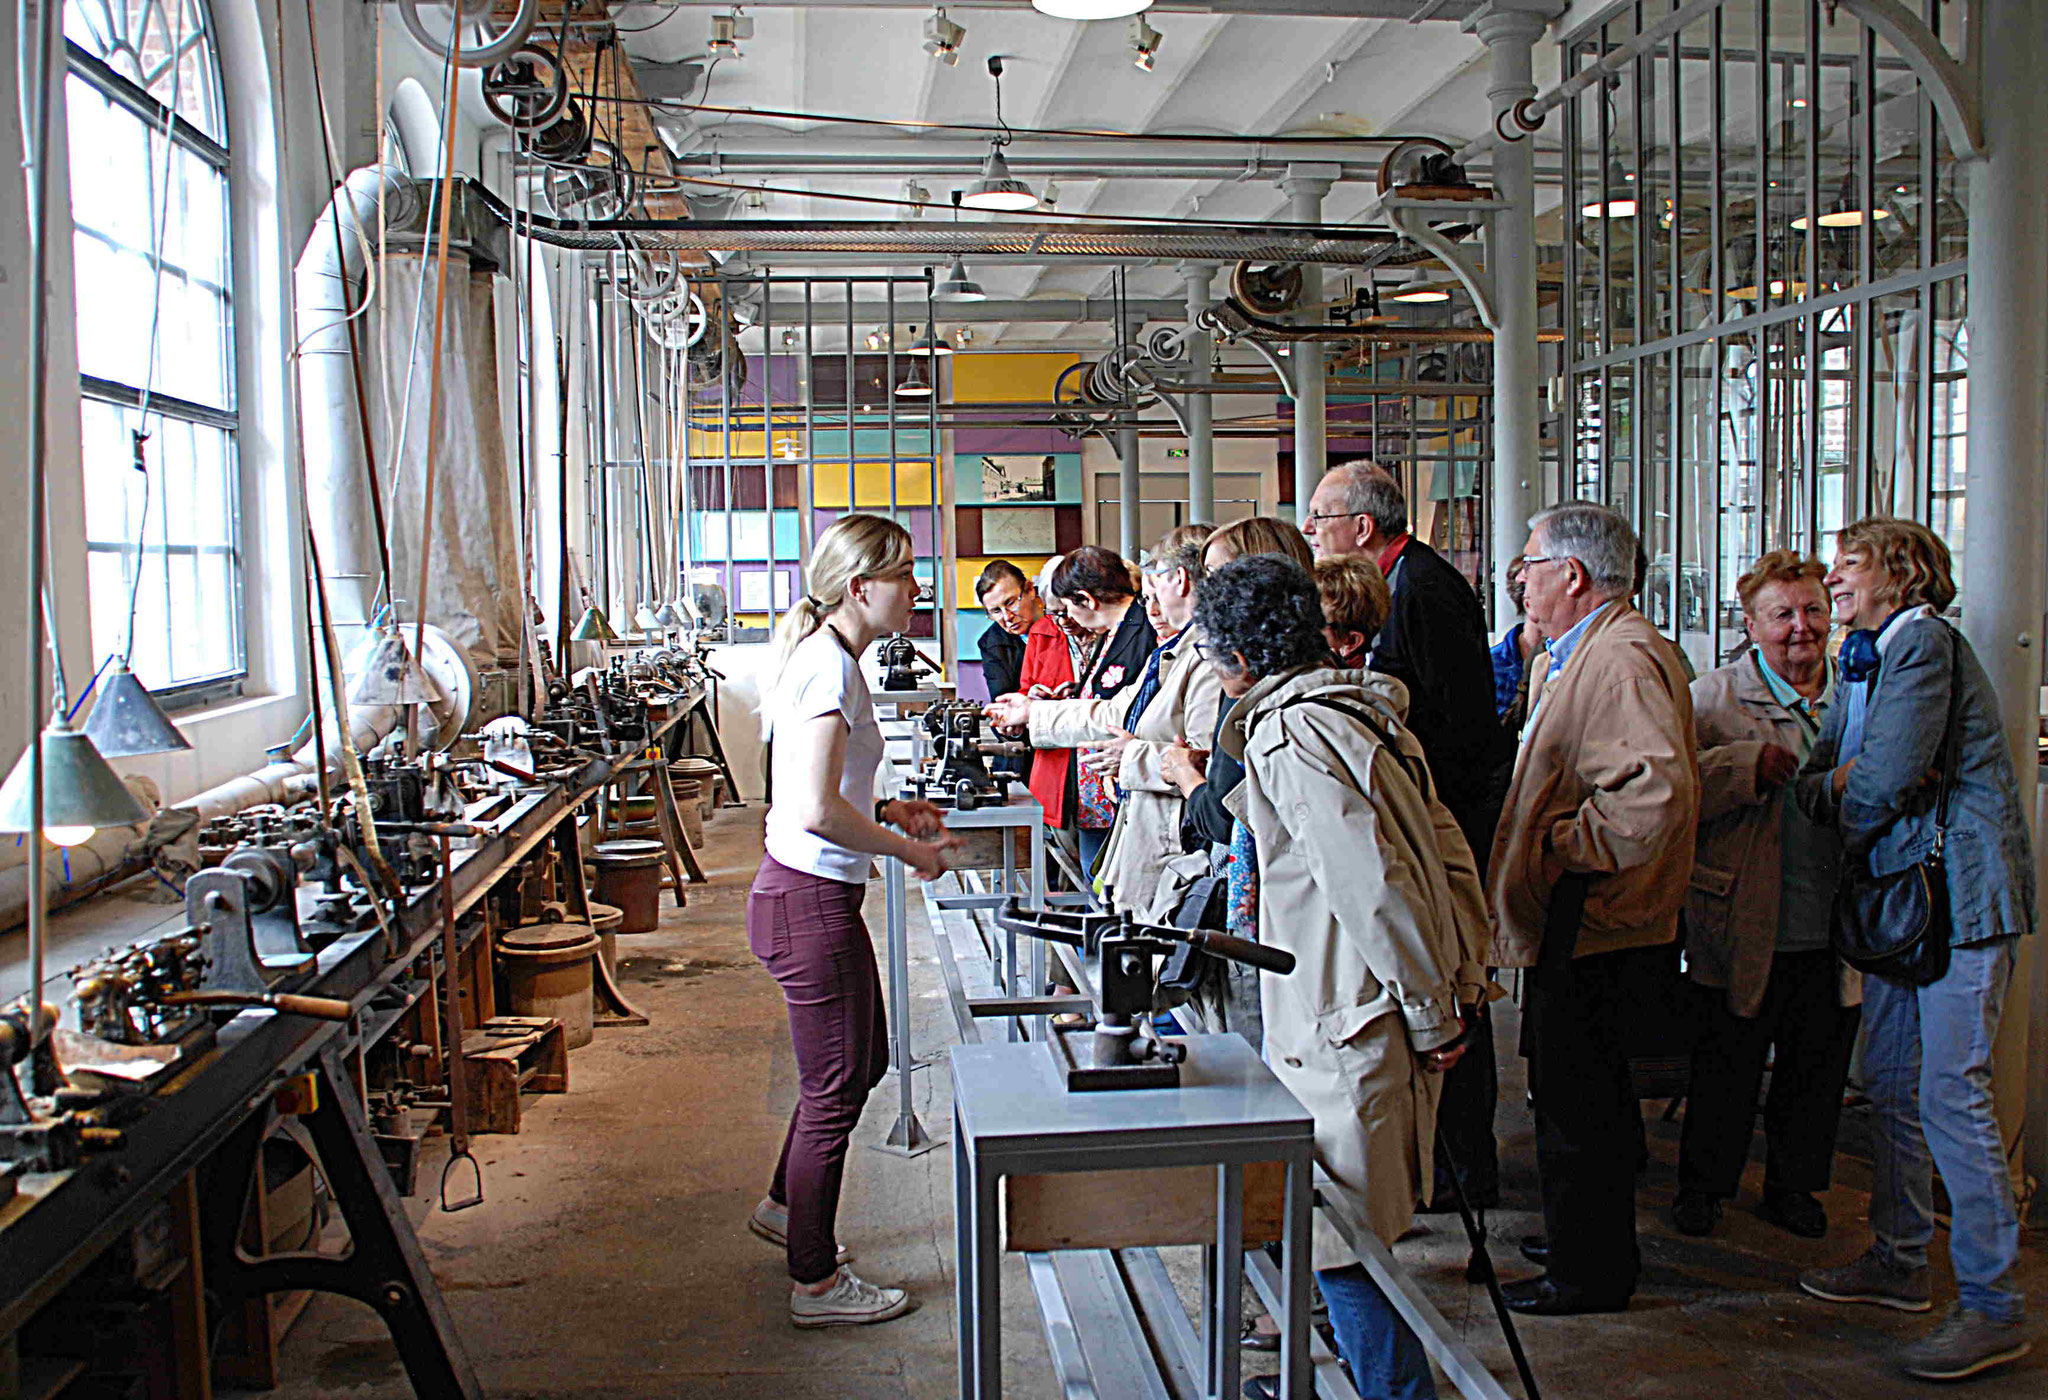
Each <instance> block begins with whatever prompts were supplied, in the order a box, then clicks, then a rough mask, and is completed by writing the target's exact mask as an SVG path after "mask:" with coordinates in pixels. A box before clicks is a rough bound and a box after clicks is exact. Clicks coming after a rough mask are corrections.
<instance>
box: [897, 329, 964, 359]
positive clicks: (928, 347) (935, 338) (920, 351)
mask: <svg viewBox="0 0 2048 1400" xmlns="http://www.w3.org/2000/svg"><path fill="white" fill-rule="evenodd" d="M936 330H937V327H935V326H926V327H925V328H924V329H923V330H921V331H919V332H918V334H917V339H915V340H913V341H911V342H910V347H909V348H908V349H907V350H905V351H904V352H903V353H904V354H906V355H950V354H952V353H953V346H952V343H951V342H950V341H948V340H947V339H946V338H945V337H944V336H942V335H937V334H935V333H934V332H935V331H936Z"/></svg>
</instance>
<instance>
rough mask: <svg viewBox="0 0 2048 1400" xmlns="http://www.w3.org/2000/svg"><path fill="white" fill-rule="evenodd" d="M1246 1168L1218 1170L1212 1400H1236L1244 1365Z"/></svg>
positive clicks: (1211, 1337) (1236, 1166)
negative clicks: (1240, 1343)
mask: <svg viewBox="0 0 2048 1400" xmlns="http://www.w3.org/2000/svg"><path fill="white" fill-rule="evenodd" d="M1243 1298H1244V1165H1243V1163H1240V1162H1229V1163H1225V1164H1223V1165H1221V1166H1218V1167H1217V1168H1216V1294H1215V1297H1213V1298H1212V1299H1210V1301H1209V1338H1208V1341H1209V1366H1208V1371H1209V1377H1210V1384H1211V1386H1212V1387H1213V1388H1212V1389H1211V1390H1210V1392H1209V1394H1210V1397H1211V1400H1234V1397H1235V1396H1236V1395H1237V1377H1238V1372H1239V1370H1240V1369H1241V1363H1242V1361H1243V1356H1242V1354H1241V1353H1240V1352H1239V1351H1238V1346H1237V1327H1238V1319H1239V1316H1240V1314H1241V1312H1242V1309H1243V1306H1244V1303H1243Z"/></svg>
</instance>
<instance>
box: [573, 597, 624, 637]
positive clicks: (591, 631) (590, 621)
mask: <svg viewBox="0 0 2048 1400" xmlns="http://www.w3.org/2000/svg"><path fill="white" fill-rule="evenodd" d="M618 639H619V634H618V633H616V632H614V631H612V625H611V623H610V621H609V620H607V619H606V617H605V615H604V614H603V613H602V612H600V611H599V610H598V606H597V604H595V603H590V604H588V605H586V606H585V607H584V609H583V616H581V617H579V618H577V619H576V625H575V626H574V627H572V628H570V629H569V640H570V641H572V642H616V641H617V640H618Z"/></svg>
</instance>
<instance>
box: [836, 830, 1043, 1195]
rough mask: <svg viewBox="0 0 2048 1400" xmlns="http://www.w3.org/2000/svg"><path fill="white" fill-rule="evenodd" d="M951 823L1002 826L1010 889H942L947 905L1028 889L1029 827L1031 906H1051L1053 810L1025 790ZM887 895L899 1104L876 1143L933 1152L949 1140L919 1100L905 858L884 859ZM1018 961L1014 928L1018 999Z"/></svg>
mask: <svg viewBox="0 0 2048 1400" xmlns="http://www.w3.org/2000/svg"><path fill="white" fill-rule="evenodd" d="M946 826H947V827H948V828H949V829H950V830H953V831H987V830H991V829H999V830H1001V831H1002V833H1003V867H1002V875H1003V883H1002V889H1003V891H1004V893H1002V894H985V895H984V894H962V895H942V896H939V897H938V902H939V907H940V908H942V909H970V908H993V907H997V906H1000V905H1001V904H1002V902H1003V901H1004V900H1005V899H1007V898H1008V897H1009V893H1011V892H1017V893H1024V892H1025V889H1024V888H1023V887H1020V885H1019V882H1018V878H1017V876H1018V869H1017V833H1018V831H1020V830H1022V831H1024V832H1026V833H1027V843H1028V845H1029V849H1030V861H1029V868H1030V871H1031V882H1030V885H1029V887H1028V893H1029V897H1030V900H1031V907H1032V908H1034V909H1038V908H1043V907H1044V904H1043V901H1044V894H1043V891H1044V889H1045V808H1044V807H1043V806H1041V805H1040V804H1039V802H1038V799H1037V798H1035V797H1032V796H1030V795H1029V794H1024V795H1022V796H1016V797H1012V798H1011V799H1010V800H1009V801H1008V802H1006V803H1005V804H1003V805H1002V806H1000V807H980V808H977V809H975V810H974V811H972V812H948V813H946ZM882 894H883V907H884V909H885V911H886V914H885V923H886V925H887V929H888V935H889V947H888V956H889V1069H890V1071H891V1072H892V1073H894V1074H895V1076H896V1094H897V1104H896V1122H895V1124H894V1126H892V1127H891V1128H890V1129H889V1135H888V1136H887V1137H886V1138H884V1139H883V1140H882V1141H881V1142H879V1143H876V1144H875V1148H876V1150H877V1151H882V1152H889V1153H894V1154H896V1155H898V1156H903V1157H915V1156H917V1155H919V1154H920V1153H923V1152H929V1151H930V1150H931V1149H932V1148H934V1147H937V1146H939V1145H940V1144H941V1143H943V1142H944V1141H945V1139H944V1138H933V1137H932V1136H931V1135H930V1134H929V1133H927V1132H926V1131H925V1127H924V1124H922V1123H920V1122H919V1121H918V1118H917V1110H916V1109H915V1107H913V1105H912V1103H911V1092H910V1076H911V1073H912V1072H913V1071H914V1070H917V1069H919V1068H921V1067H922V1066H921V1065H920V1064H919V1063H918V1060H917V1057H916V1055H915V1053H914V1052H913V1050H912V1048H911V1044H910V913H909V899H908V897H907V893H906V873H905V870H904V866H903V862H902V861H900V860H898V859H896V858H895V857H894V856H884V857H883V858H882ZM1016 964H1017V936H1016V935H1015V934H1010V935H1009V936H1008V942H1007V951H1006V952H1005V955H1004V969H1005V971H1004V982H1003V985H1004V986H1005V987H1006V988H1007V989H1008V991H1009V994H1010V997H1011V998H1012V999H1014V998H1015V997H1016V996H1017V995H1018V988H1017V972H1016ZM1031 977H1032V979H1033V981H1032V985H1033V986H1034V987H1036V986H1039V985H1041V984H1042V983H1043V981H1044V978H1045V945H1044V944H1043V943H1041V942H1039V941H1038V940H1037V939H1035V938H1034V939H1033V940H1031ZM1010 1037H1011V1039H1013V1040H1015V1039H1018V1038H1020V1033H1019V1030H1018V1022H1017V1020H1016V1018H1015V1017H1012V1018H1011V1019H1010Z"/></svg>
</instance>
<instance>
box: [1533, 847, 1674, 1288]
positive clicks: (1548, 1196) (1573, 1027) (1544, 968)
mask: <svg viewBox="0 0 2048 1400" xmlns="http://www.w3.org/2000/svg"><path fill="white" fill-rule="evenodd" d="M1585 904H1586V882H1585V879H1584V877H1581V876H1570V875H1568V876H1566V877H1565V878H1564V880H1562V881H1561V882H1559V884H1558V887H1557V890H1556V892H1555V893H1554V894H1553V895H1552V896H1551V902H1550V913H1549V917H1548V919H1547V920H1546V922H1545V924H1544V930H1543V949H1542V951H1541V953H1539V954H1538V955H1537V960H1536V966H1535V967H1533V968H1531V969H1530V973H1529V978H1528V982H1527V993H1526V997H1525V1002H1524V1006H1523V1010H1522V1054H1523V1055H1524V1056H1526V1057H1527V1058H1528V1061H1529V1092H1530V1095H1531V1097H1533V1098H1534V1099H1535V1102H1536V1170H1537V1174H1538V1176H1539V1177H1540V1178H1541V1183H1542V1188H1543V1224H1544V1229H1545V1231H1546V1233H1548V1235H1549V1237H1550V1265H1549V1268H1550V1276H1551V1278H1553V1279H1554V1280H1556V1281H1557V1282H1558V1283H1559V1284H1561V1285H1563V1286H1565V1287H1567V1288H1571V1289H1576V1290H1579V1291H1582V1292H1584V1293H1588V1294H1592V1295H1594V1296H1596V1297H1598V1298H1601V1299H1626V1298H1627V1297H1629V1296H1630V1295H1631V1294H1632V1293H1634V1292H1635V1286H1636V1275H1637V1274H1638V1273H1639V1272H1640V1271H1641V1268H1642V1259H1641V1256H1640V1255H1639V1254H1638V1253H1637V1250H1636V1163H1637V1162H1638V1161H1640V1160H1641V1158H1642V1155H1643V1147H1644V1143H1643V1119H1642V1114H1641V1112H1640V1110H1639V1108H1638V1106H1637V1102H1636V1091H1635V1084H1634V1081H1633V1080H1632V1079H1631V1078H1630V1077H1629V1068H1628V1051H1627V1046H1626V1044H1625V1035H1626V1031H1627V1027H1628V1025H1629V1022H1630V1019H1631V1011H1632V1009H1633V1008H1634V1007H1635V1006H1636V1005H1638V1004H1639V1003H1640V1001H1641V1000H1642V999H1643V998H1644V997H1646V996H1649V995H1652V994H1653V993H1654V989H1655V986H1656V982H1657V979H1658V977H1659V975H1660V973H1661V972H1662V970H1663V969H1664V968H1665V966H1666V965H1667V964H1668V963H1669V962H1670V956H1669V950H1668V949H1666V948H1661V947H1657V948H1631V949H1627V950H1625V951H1622V952H1619V953H1600V954H1596V955H1594V956H1592V957H1584V958H1579V957H1574V956H1573V952H1574V950H1575V947H1576V945H1577V943H1578V936H1579V923H1580V918H1581V916H1582V915H1583V913H1584V911H1585Z"/></svg>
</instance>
